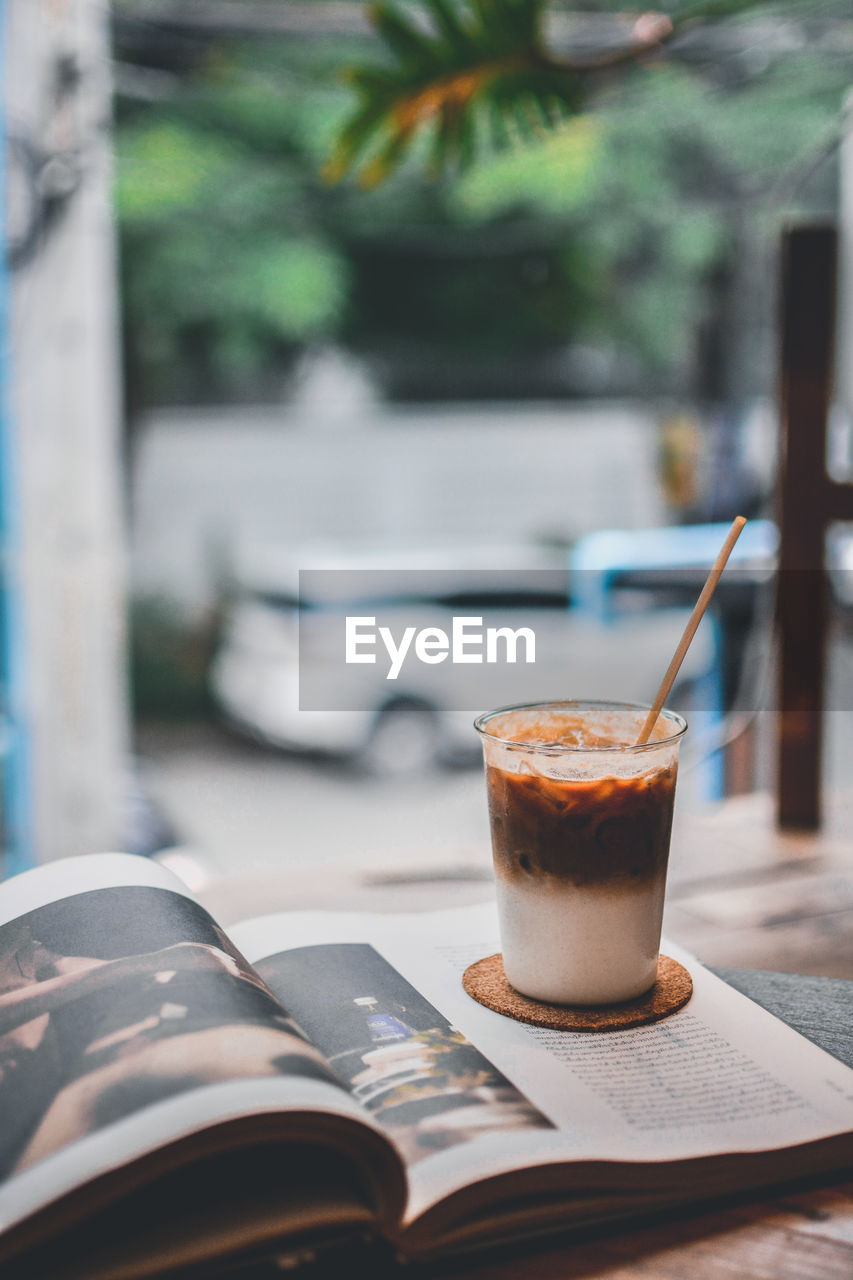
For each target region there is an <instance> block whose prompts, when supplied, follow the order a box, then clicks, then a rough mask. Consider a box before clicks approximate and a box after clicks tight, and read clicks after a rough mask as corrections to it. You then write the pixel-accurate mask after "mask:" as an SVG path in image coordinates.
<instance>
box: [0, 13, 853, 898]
mask: <svg viewBox="0 0 853 1280" xmlns="http://www.w3.org/2000/svg"><path fill="white" fill-rule="evenodd" d="M454 3H455V0H448V4H449V5H450V7H451V8H453V5H454ZM458 7H459V11H460V12H463V10H462V7H461V6H458ZM403 10H404V12H407V13H410V14H411V13H412V12H415V13H416V14H417V12H420V13H421V17H423V11H418V10H417V7H416V6H415V7H413V6H403ZM637 17H638V14H637V13H633V14H627V13H625V12H623V11H622V9H621V8H620V7H619V6H618V5H616V4H611V3H609V2H608V0H591V2H588V3H585V4H583V5H581V6H574V5H569V4H562V3H560V4H554V5H553V6H552V7H550V8H549V9H548V10H547V13H546V15H545V29H546V32H547V33H548V38H549V41H550V42H551V44H552V46H553V48H555V49H556V50H557V51H558V52H560V51H562V52H564V53H566V51H568V52H571V51H575V52H576V51H577V50H580V51H581V53H582V54H585V55H586V56H587V57H590V58H592V59H593V60H595V59H597V58H598V57H599V54H600V51H601V50H604V51H605V54H607V53H608V52H610V53H612V51H614V50H615V51H616V52H617V54H618V51H619V50H621V49H623V48H624V47H625V46H626V45H630V43H631V41H632V40H635V39H636V20H637ZM0 18H2V29H3V50H2V57H3V66H4V72H5V73H4V79H3V86H4V87H3V107H2V110H3V115H4V122H3V123H4V133H5V139H6V148H5V161H4V165H3V169H2V188H3V207H4V210H5V235H4V240H5V245H6V253H5V264H4V266H3V269H2V275H0V326H2V329H3V339H4V340H3V344H2V345H3V352H4V355H3V363H2V366H0V395H1V396H2V403H1V404H0V424H1V425H2V491H0V531H2V539H3V561H2V572H3V577H2V602H0V603H2V611H0V622H2V627H0V641H1V642H2V643H0V665H2V672H0V674H2V684H3V749H4V775H3V776H4V810H3V816H4V842H3V855H2V856H3V863H2V868H3V871H4V873H5V874H10V873H11V872H12V871H15V870H18V869H21V868H23V867H25V866H27V865H31V864H33V863H36V862H43V861H48V860H51V859H54V858H57V857H63V856H67V855H69V854H74V853H79V852H87V851H90V850H94V849H102V848H109V847H113V848H114V847H121V848H127V849H131V850H134V851H138V852H141V853H144V854H146V855H152V856H153V855H158V856H161V857H165V858H166V860H170V861H171V863H172V865H173V866H175V867H176V868H177V869H178V870H179V871H180V872H181V873H182V874H184V875H185V876H186V877H187V879H188V881H189V882H190V883H191V884H192V885H193V887H203V886H205V885H207V884H209V883H211V882H212V881H215V880H216V879H217V877H222V876H232V875H235V874H237V873H251V874H253V875H263V874H266V873H268V872H270V873H271V872H273V871H279V870H281V869H282V868H292V869H293V871H294V873H296V872H297V871H298V872H300V873H303V872H305V871H306V869H309V868H310V869H313V870H314V871H315V872H316V869H317V868H333V869H337V870H338V871H339V873H340V875H341V876H344V877H345V876H352V875H353V874H355V869H358V868H367V869H370V868H374V869H375V868H379V870H378V871H376V874H377V875H383V876H385V877H386V880H388V882H389V883H390V882H391V881H393V878H394V875H396V874H397V873H400V874H402V873H403V872H406V871H407V870H408V873H409V874H410V876H411V877H412V879H413V880H417V879H418V877H420V880H421V882H429V881H430V878H435V877H444V878H447V877H451V878H452V877H454V876H455V877H457V878H458V879H459V880H460V884H462V882H466V883H467V882H468V881H470V883H471V884H472V885H474V886H475V890H474V891H476V885H477V882H478V880H480V879H483V877H484V876H485V875H487V874H488V872H487V866H488V833H487V824H486V813H485V800H484V794H483V786H482V779H481V776H480V773H479V763H478V759H477V744H476V741H475V740H474V737H475V735H474V734H473V730H470V729H469V728H468V727H467V726H468V722H469V720H470V717H469V718H468V719H467V720H466V726H465V730H464V733H461V734H460V732H458V726H454V725H453V724H451V717H449V716H448V715H447V714H446V709H445V708H442V707H441V706H439V705H433V704H430V703H429V702H428V701H427V700H426V699H425V698H424V697H423V696H422V694H421V693H420V692H419V691H418V690H414V689H406V688H403V689H395V692H394V697H393V698H389V696H388V695H387V692H386V691H385V690H384V689H383V688H381V687H379V686H377V690H376V700H375V705H373V706H372V707H371V708H370V709H369V710H368V711H366V712H365V713H364V714H362V715H359V716H355V715H353V714H350V715H349V716H347V715H346V714H344V713H342V714H341V715H339V716H338V717H334V716H332V717H329V716H327V717H326V718H325V719H323V718H322V717H321V716H320V713H314V712H300V711H299V709H298V705H297V698H296V693H295V681H296V676H297V656H298V653H297V625H296V613H295V600H296V582H297V576H296V575H297V571H298V570H299V569H305V568H309V567H311V568H320V569H323V568H342V567H343V568H346V567H359V566H363V565H367V566H376V567H380V568H387V567H392V566H393V567H401V568H407V567H429V568H458V569H464V570H466V571H476V570H480V569H483V570H486V569H488V570H495V569H501V568H502V567H505V568H506V569H507V571H508V572H509V571H510V570H512V571H518V570H526V569H530V570H534V569H535V570H538V569H547V570H549V571H553V572H555V573H557V574H558V575H559V574H565V583H564V587H561V588H559V589H558V590H557V591H556V592H555V593H554V594H553V596H552V597H551V598H550V599H549V600H548V601H547V602H544V605H543V601H542V600H541V599H537V600H536V601H535V602H531V601H525V600H524V598H523V589H522V588H519V587H518V584H517V583H516V585H515V586H514V587H513V588H512V591H510V588H509V587H507V591H506V592H504V593H502V592H501V591H500V590H498V591H497V592H496V594H495V595H494V596H491V595H490V594H489V592H492V591H493V582H492V579H490V582H489V588H488V591H487V590H486V587H485V585H484V587H483V593H482V596H481V598H480V599H479V603H478V608H477V611H478V612H480V611H481V610H482V611H483V612H484V613H485V614H487V615H488V614H489V613H490V611H491V610H493V609H494V610H501V609H506V608H509V607H514V608H524V607H527V608H529V607H532V603H535V604H536V606H537V607H539V608H543V607H544V609H545V614H546V617H545V620H544V622H543V625H545V626H547V627H551V626H553V627H554V628H555V631H554V634H555V636H559V637H564V638H565V639H564V641H562V640H561V641H560V643H563V642H564V643H565V644H566V646H568V647H569V648H570V651H571V653H572V680H573V682H575V683H574V687H571V688H569V687H562V686H560V687H558V685H557V684H556V683H555V686H554V692H555V694H556V695H558V696H559V695H566V696H570V695H573V694H587V693H594V694H597V695H599V696H602V695H606V694H607V693H608V692H610V689H609V688H600V687H596V688H590V687H589V684H588V683H587V677H586V676H585V674H584V673H585V672H592V671H594V670H595V663H596V661H598V660H599V659H600V656H601V654H603V653H604V654H607V655H608V661H609V662H612V663H613V669H614V670H616V667H617V666H618V669H619V680H620V684H619V695H620V696H631V693H630V690H631V688H632V687H636V693H635V694H634V695H633V696H634V697H635V698H636V700H638V701H644V700H645V701H649V700H651V698H652V696H653V694H654V691H655V687H656V684H657V681H658V679H659V677H660V675H661V674H662V673H663V670H664V668H665V666H666V663H667V661H668V658H669V655H670V653H671V652H672V650H673V648H674V647H675V643H676V641H677V639H678V635H679V634H680V629H681V625H683V616H682V615H683V614H684V610H685V609H686V608H687V605H688V603H689V601H690V600H692V598H694V597H695V594H696V590H697V577H696V574H697V572H698V568H699V567H700V566H705V567H706V568H707V566H708V565H709V564H710V562H711V561H712V559H713V557H714V555H715V553H716V549H717V547H718V545H719V543H720V542H721V540H722V534H721V532H720V529H719V528H717V526H719V525H721V524H725V523H726V522H728V521H729V520H731V518H732V517H733V516H734V515H736V514H738V513H741V514H744V515H747V516H749V517H751V524H750V526H749V527H748V530H747V534H748V535H749V537H748V538H747V535H745V536H744V546H743V550H742V554H741V557H740V561H739V563H738V564H737V565H736V566H735V568H734V569H733V570H732V573H731V580H730V584H729V589H728V591H727V592H723V591H721V594H720V598H719V602H718V607H717V611H716V615H715V619H714V620H713V621H712V620H709V621H708V622H707V624H703V627H704V628H705V632H704V633H702V634H704V636H705V638H704V640H703V641H701V642H700V643H699V644H698V645H697V648H696V652H695V655H694V659H693V666H692V668H690V669H689V670H688V671H687V673H686V678H685V680H684V681H683V682H682V683H683V687H682V689H681V690H680V691H679V692H678V698H679V699H680V702H679V705H681V706H682V707H683V708H684V709H686V710H687V713H688V715H690V716H691V720H692V721H693V723H694V726H695V733H694V741H693V743H692V745H691V750H690V753H689V755H688V759H687V761H686V762H685V768H684V770H683V772H682V781H681V782H680V784H679V787H680V795H679V805H680V808H681V811H682V813H683V814H684V815H688V816H689V815H691V814H695V815H697V816H698V818H700V819H701V817H702V815H703V814H705V813H706V812H707V811H709V810H710V809H713V808H714V807H717V806H719V805H720V804H721V803H723V802H724V801H725V800H726V799H727V798H731V797H733V796H738V795H741V796H745V797H747V800H748V801H749V803H751V804H752V805H753V809H750V810H744V812H750V813H752V812H753V811H754V812H756V813H758V812H760V813H761V814H770V813H771V808H772V806H771V804H770V799H769V797H770V793H771V792H772V791H773V788H774V786H775V783H776V766H775V749H776V748H775V734H776V719H777V717H776V693H775V687H776V686H775V679H776V676H775V669H774V646H773V634H772V623H773V610H774V596H773V576H772V574H773V566H774V564H775V557H776V554H777V547H778V524H779V505H778V460H779V453H780V445H779V441H780V409H779V396H778V386H779V312H780V297H779V279H780V249H781V244H782V233H783V229H784V228H785V227H787V226H790V225H792V224H793V225H814V224H820V225H833V226H839V227H840V228H841V230H842V236H841V243H842V275H841V277H840V279H841V285H840V288H839V294H838V296H839V324H840V335H841V336H840V339H839V344H838V350H839V352H840V353H842V354H843V351H844V350H849V343H850V340H851V339H850V335H851V334H853V327H851V320H850V316H851V314H853V277H850V279H848V276H849V272H848V273H847V275H845V274H844V271H845V270H846V267H845V265H844V264H845V263H846V260H847V259H846V257H845V254H846V252H847V250H846V248H845V246H846V245H847V244H848V243H849V240H850V237H851V236H853V144H851V143H850V142H849V141H847V140H846V134H845V128H846V126H845V115H844V110H845V94H847V93H848V91H849V89H850V87H851V74H850V67H851V54H853V21H851V16H850V9H849V4H848V3H847V0H782V2H780V3H758V4H754V5H751V6H748V7H747V6H745V7H744V10H743V12H739V13H738V12H735V13H733V14H731V15H729V16H724V17H722V18H720V19H719V20H716V21H711V22H707V23H702V22H699V23H697V24H695V25H689V26H687V27H685V29H684V31H683V33H678V34H677V36H676V39H675V40H674V41H673V43H672V45H671V47H670V48H667V49H665V50H664V49H660V50H658V49H656V47H654V42H652V48H651V52H650V53H649V54H648V56H645V57H643V58H641V59H640V60H639V61H634V62H632V63H630V65H623V64H622V63H621V62H620V61H619V58H618V57H616V58H614V59H613V60H612V65H610V64H609V62H608V59H607V58H606V57H605V59H604V61H605V62H607V63H608V65H605V66H603V67H602V69H601V70H600V71H599V72H598V73H596V74H594V75H591V76H589V77H588V80H587V81H586V82H585V88H584V99H583V103H582V106H581V107H579V108H578V109H576V110H573V111H571V112H569V113H568V115H567V118H566V119H564V120H563V121H562V122H558V124H557V125H556V126H555V127H546V126H545V125H544V124H542V123H541V122H540V124H539V125H537V126H536V127H531V128H530V129H529V130H525V129H523V128H516V129H511V130H510V133H511V134H514V137H512V138H510V139H509V141H510V144H511V145H508V146H505V147H502V148H489V147H486V146H483V147H477V148H475V149H474V151H473V154H472V157H471V162H470V163H469V164H466V165H464V166H461V167H459V171H458V172H457V171H456V170H455V168H454V166H448V167H446V168H445V169H444V170H443V172H441V173H439V174H438V176H436V175H434V174H431V173H430V172H429V171H428V170H429V160H428V156H427V147H426V143H424V144H423V145H421V142H420V141H419V139H418V138H416V137H414V138H413V139H412V142H411V146H408V147H407V148H406V154H405V155H403V156H402V158H401V162H400V163H399V164H396V165H394V166H393V167H390V172H389V173H388V174H387V176H385V175H378V174H377V173H376V172H373V173H371V172H370V170H369V168H368V169H366V170H364V169H363V170H362V172H361V177H362V178H363V177H364V176H365V174H366V176H367V178H368V182H367V183H365V182H364V181H360V180H359V176H360V175H359V173H358V172H356V174H355V175H352V174H348V175H345V176H344V177H343V178H342V180H340V181H335V182H332V181H330V177H329V161H330V157H332V156H334V154H335V147H336V140H339V139H340V138H341V134H342V130H343V129H344V128H345V126H346V123H347V121H348V120H349V119H351V117H352V112H353V102H354V87H353V84H354V82H353V80H352V78H351V79H350V80H349V81H348V80H347V79H346V77H345V76H344V75H342V72H343V71H345V69H347V68H351V67H353V66H355V67H358V66H362V65H363V64H366V63H370V62H371V61H373V62H375V63H376V65H377V66H378V67H380V68H382V67H388V66H390V65H391V63H392V61H393V56H394V54H395V46H394V41H393V39H392V40H391V41H390V43H389V40H388V33H387V32H386V33H385V35H384V37H383V35H382V33H377V31H376V29H375V28H374V27H373V26H372V25H371V24H370V22H369V21H368V17H367V14H366V10H365V7H364V6H363V5H362V4H361V3H359V2H358V0H299V2H297V0H293V2H290V0H184V2H183V3H178V2H177V0H114V2H113V3H112V5H107V4H97V3H83V0H57V2H56V3H48V0H2V2H0ZM398 45H399V42H398ZM396 52H399V47H398V48H397V49H396ZM355 83H356V87H357V83H358V82H357V81H356V82H355ZM377 176H383V179H384V180H382V181H380V182H378V183H373V184H371V183H370V181H369V180H370V179H371V177H372V178H376V177H377ZM845 236H846V237H847V238H845ZM843 367H845V362H844V361H843V360H842V359H841V356H839V369H840V370H842V373H841V376H840V377H839V379H838V380H837V388H836V395H835V397H834V400H833V407H832V410H831V413H830V417H829V436H828V450H827V465H828V467H829V469H830V474H831V475H832V476H833V477H834V478H835V479H836V480H838V481H844V480H849V478H850V476H851V474H853V448H851V433H850V427H849V421H850V420H849V413H848V409H849V405H850V386H849V377H848V375H847V374H846V372H844V371H843ZM845 379H847V381H845ZM815 501H818V499H815ZM688 530H689V531H690V533H689V534H688ZM851 548H853V541H851V538H850V536H849V533H848V527H847V526H840V525H839V526H837V527H833V528H832V529H831V530H830V534H829V537H828V541H827V555H826V565H827V568H828V569H829V570H830V571H831V573H832V577H831V587H832V591H831V595H830V600H831V618H830V644H829V669H828V679H827V685H826V690H827V691H826V708H827V715H826V717H825V721H824V756H823V766H822V768H823V775H822V777H823V787H824V795H825V797H826V798H827V800H826V805H827V813H829V814H830V816H831V814H832V813H833V812H834V811H835V810H834V809H833V805H834V804H835V799H834V797H837V796H839V795H841V796H843V793H844V792H845V788H847V789H848V790H849V786H850V784H849V778H850V776H851V767H853V720H851V714H850V711H851V707H853V699H852V698H851V695H853V638H851V637H853V628H851V617H853V613H851V610H853V592H851V591H850V590H849V583H850V577H851V574H850V570H851V569H852V568H853V550H851ZM698 581H699V582H701V577H700V578H699V579H698ZM519 592H520V593H521V594H519ZM513 593H514V594H513ZM433 603H436V602H433ZM437 607H444V606H442V605H441V602H438V603H437ZM638 618H639V621H638ZM638 627H641V628H642V631H643V636H644V640H643V644H642V646H641V648H642V655H641V656H638V655H639V648H638V649H637V650H636V651H633V650H632V641H631V635H632V634H633V635H636V634H637V628H638ZM631 628H633V629H634V630H633V632H632V630H631ZM619 655H621V657H620V656H619ZM655 655H657V656H655ZM626 677H627V678H626ZM595 678H596V679H598V678H599V677H597V676H596V677H595ZM559 679H560V676H559V669H558V668H556V669H555V681H559ZM589 679H590V680H592V679H593V677H592V676H589ZM580 685H583V687H579V686H580ZM475 710H476V708H475ZM312 717H313V718H312ZM466 735H467V736H466ZM762 806H763V807H762ZM848 834H849V833H848ZM697 857H698V855H697ZM401 869H402V871H401ZM692 871H693V872H695V873H696V874H697V875H698V874H700V873H701V874H702V875H704V874H705V873H706V872H708V868H707V867H696V866H694V867H693V868H692ZM404 878H405V877H404ZM842 882H843V883H842ZM294 883H296V881H294ZM839 884H841V887H840V888H839ZM463 887H464V886H463ZM294 893H295V899H294V900H296V898H298V893H297V892H296V891H294ZM839 894H840V897H839ZM845 894H846V895H847V896H846V897H845V896H844V895H845ZM830 898H831V899H832V901H833V902H834V903H835V904H837V903H838V902H839V901H841V902H842V903H843V904H846V907H847V908H849V907H851V906H853V880H851V879H849V878H848V879H846V880H845V879H844V877H843V876H842V878H841V881H839V882H838V883H836V888H835V891H834V897H833V895H832V894H830ZM822 900H823V899H822ZM836 909H837V907H836Z"/></svg>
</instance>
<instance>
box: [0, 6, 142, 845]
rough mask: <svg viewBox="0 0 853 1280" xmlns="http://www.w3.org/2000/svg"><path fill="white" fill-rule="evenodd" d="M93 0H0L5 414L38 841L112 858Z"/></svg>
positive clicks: (108, 307) (113, 411) (105, 172)
mask: <svg viewBox="0 0 853 1280" xmlns="http://www.w3.org/2000/svg"><path fill="white" fill-rule="evenodd" d="M107 17H108V14H107V4H106V3H105V2H104V0H6V31H5V34H6V48H5V65H4V66H3V69H2V70H3V89H2V92H3V95H4V103H5V114H6V122H7V130H8V140H9V146H8V148H7V154H10V156H11V160H10V167H9V170H8V181H7V186H8V187H9V192H10V203H11V207H12V208H14V209H15V210H17V211H18V212H17V216H18V217H19V220H20V225H19V226H18V227H17V233H16V239H15V241H14V243H13V244H12V246H11V249H12V267H13V271H12V277H11V297H10V337H11V388H10V390H11V397H10V399H11V418H12V424H13V430H14V433H15V449H16V453H17V464H18V474H19V477H20V484H19V488H20V493H19V510H20V530H21V531H20V554H21V569H22V573H21V580H22V582H23V583H24V601H23V605H24V610H23V611H24V626H25V630H26V645H27V659H28V661H27V681H26V684H27V688H26V703H25V709H26V716H27V721H28V731H29V735H28V736H29V741H30V784H31V805H32V826H33V831H34V835H33V841H32V848H31V850H30V851H29V856H30V858H31V860H33V861H45V860H48V859H52V858H58V857H62V856H65V855H67V854H72V853H83V852H88V851H93V850H98V849H108V848H115V847H116V845H117V842H118V840H119V839H120V832H121V799H122V789H123V771H124V768H125V767H126V751H127V742H128V725H127V698H126V691H125V673H124V604H123V589H122V588H123V583H122V568H123V559H124V554H123V536H124V527H123V518H122V512H121V501H120V499H121V486H120V470H119V448H118V445H119V428H120V404H119V395H118V387H119V381H118V376H117V374H118V359H117V315H116V287H115V263H114V233H113V219H112V207H111V198H110V189H111V171H110V136H109V122H110V84H109V54H108V46H107Z"/></svg>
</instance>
